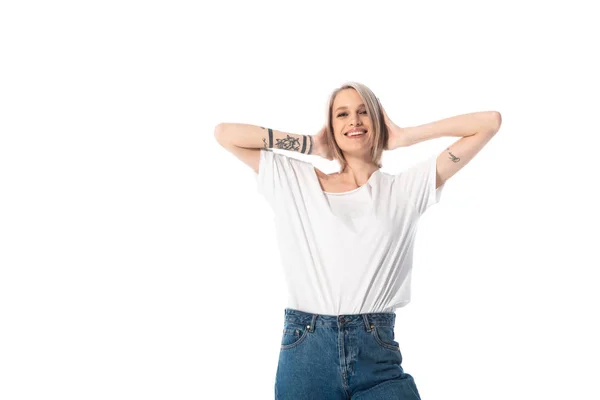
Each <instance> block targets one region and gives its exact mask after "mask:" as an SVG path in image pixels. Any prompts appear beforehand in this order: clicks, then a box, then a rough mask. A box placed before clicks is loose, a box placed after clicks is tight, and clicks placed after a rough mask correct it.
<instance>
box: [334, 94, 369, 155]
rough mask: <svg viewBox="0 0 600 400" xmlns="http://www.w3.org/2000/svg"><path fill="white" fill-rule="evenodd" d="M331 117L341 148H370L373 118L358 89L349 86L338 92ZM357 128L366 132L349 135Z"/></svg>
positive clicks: (335, 135)
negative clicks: (368, 112)
mask: <svg viewBox="0 0 600 400" xmlns="http://www.w3.org/2000/svg"><path fill="white" fill-rule="evenodd" d="M331 119H332V125H333V136H334V137H335V140H336V142H337V144H338V146H339V147H340V149H342V150H343V151H350V152H355V151H356V150H361V149H363V148H364V149H367V150H368V149H370V146H369V138H370V136H371V135H372V132H371V120H370V118H369V115H368V114H367V107H366V106H365V105H364V104H363V101H362V99H361V97H360V96H359V94H358V92H356V90H354V89H351V88H349V89H344V90H341V91H340V92H338V94H337V95H336V97H335V99H334V101H333V109H332V114H331ZM355 130H361V131H364V132H365V133H364V134H362V135H360V136H354V137H352V136H349V135H348V133H349V132H352V131H355Z"/></svg>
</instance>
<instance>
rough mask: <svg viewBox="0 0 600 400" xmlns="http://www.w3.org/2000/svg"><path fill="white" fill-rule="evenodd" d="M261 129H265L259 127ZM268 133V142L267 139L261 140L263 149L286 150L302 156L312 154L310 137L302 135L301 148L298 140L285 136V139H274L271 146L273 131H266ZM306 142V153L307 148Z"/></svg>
mask: <svg viewBox="0 0 600 400" xmlns="http://www.w3.org/2000/svg"><path fill="white" fill-rule="evenodd" d="M261 128H262V129H265V128H263V127H262V126H261ZM268 131H269V141H268V143H267V139H266V138H263V143H264V149H265V150H267V149H270V148H273V147H275V148H276V149H281V150H288V151H297V152H299V153H302V154H312V147H313V142H312V137H311V136H310V135H302V147H300V139H299V138H295V137H292V136H290V135H287V137H286V138H285V139H275V141H276V143H275V145H273V130H272V129H270V128H269V129H268ZM307 140H308V151H307V149H306V147H307Z"/></svg>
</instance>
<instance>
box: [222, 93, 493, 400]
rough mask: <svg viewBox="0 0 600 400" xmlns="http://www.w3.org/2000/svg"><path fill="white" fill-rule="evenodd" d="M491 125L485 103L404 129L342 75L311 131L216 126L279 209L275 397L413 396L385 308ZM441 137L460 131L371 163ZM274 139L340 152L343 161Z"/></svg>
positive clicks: (404, 292)
mask: <svg viewBox="0 0 600 400" xmlns="http://www.w3.org/2000/svg"><path fill="white" fill-rule="evenodd" d="M500 124H501V117H500V114H499V113H498V112H495V111H487V112H477V113H471V114H464V115H459V116H455V117H451V118H447V119H443V120H440V121H436V122H432V123H429V124H425V125H421V126H416V127H409V128H401V127H399V126H397V125H396V124H394V123H393V122H392V121H391V120H390V119H389V118H388V116H387V114H386V112H385V111H384V109H383V107H382V106H381V104H380V102H379V100H378V98H377V97H375V95H374V94H373V92H372V91H371V90H370V89H369V88H368V87H366V86H365V85H363V84H360V83H357V82H348V83H346V84H344V85H342V87H340V88H338V89H336V90H335V91H334V92H333V93H332V94H331V97H330V101H329V106H328V109H327V123H326V124H325V126H324V127H323V128H322V129H321V130H320V131H319V132H318V133H317V134H316V135H314V136H309V135H297V134H291V133H285V132H280V131H276V130H272V129H269V128H263V127H259V126H253V125H247V124H234V123H223V124H219V125H218V126H217V127H216V129H215V136H216V138H217V140H218V141H219V143H220V144H221V145H222V146H223V147H225V148H226V149H227V150H228V151H230V152H231V153H233V154H234V155H235V156H237V157H238V158H239V159H240V160H242V161H243V162H244V163H246V164H247V165H249V166H250V167H251V168H252V169H254V171H255V172H256V174H257V175H256V178H257V187H258V191H259V192H260V193H261V194H262V195H263V196H264V197H265V199H266V200H267V201H268V203H269V204H270V205H271V207H272V208H273V210H274V213H275V217H276V218H275V223H276V231H277V239H278V246H279V251H280V253H281V260H282V263H283V268H284V275H285V278H286V282H287V286H288V290H289V298H288V304H287V307H286V308H285V312H284V324H283V336H282V342H281V351H280V356H279V363H278V368H277V373H276V377H275V398H276V399H280V400H282V399H294V400H302V399H307V400H308V399H310V400H315V399H319V400H328V399H339V400H346V399H353V400H354V399H356V400H369V399H407V400H408V399H420V396H419V392H418V390H417V387H416V384H415V381H414V379H413V377H412V376H411V375H410V374H408V373H406V372H404V370H403V368H402V366H401V364H402V354H401V352H400V347H399V343H398V342H396V341H395V340H394V338H395V336H394V325H395V312H394V310H395V309H396V308H398V307H403V306H405V305H407V304H408V303H409V301H410V282H411V267H412V248H413V242H414V239H415V234H416V227H417V222H418V220H419V217H420V216H421V215H423V213H424V212H425V211H426V210H427V209H428V208H429V207H430V206H432V205H434V204H436V203H437V202H439V200H440V196H441V192H442V189H443V187H444V184H445V182H446V181H447V180H448V179H449V178H450V177H451V176H453V175H454V174H456V172H458V171H459V170H460V169H461V168H463V167H464V166H465V165H467V164H468V163H469V161H470V160H471V159H472V158H473V157H474V156H475V155H476V154H477V153H478V152H479V151H480V150H481V149H482V148H483V146H484V145H485V144H486V143H488V142H489V141H490V139H491V138H492V137H493V135H494V134H495V133H496V132H497V131H498V130H499V128H500ZM440 136H463V138H461V139H459V140H458V141H456V142H455V143H454V144H453V145H451V146H450V147H449V148H447V149H445V150H444V151H442V152H441V153H440V154H439V155H437V154H436V155H434V156H432V157H430V158H428V159H426V160H424V161H422V162H419V163H416V164H415V165H413V166H412V167H410V168H408V169H407V170H406V171H403V172H401V173H397V174H388V173H385V172H382V171H381V170H380V168H381V155H382V152H383V151H384V150H393V149H395V148H398V147H403V146H410V145H412V144H415V143H418V142H421V141H424V140H428V139H432V138H436V137H440ZM273 148H275V149H281V150H288V151H295V152H299V153H302V154H312V155H318V156H321V157H324V158H326V159H328V160H337V161H338V162H339V163H340V166H341V167H340V171H339V172H337V173H334V174H324V173H323V172H321V171H319V170H318V169H316V168H315V167H313V166H312V164H311V163H309V162H306V161H301V160H299V159H297V158H293V157H288V156H287V155H283V154H279V153H275V152H273V151H272V150H271V149H273Z"/></svg>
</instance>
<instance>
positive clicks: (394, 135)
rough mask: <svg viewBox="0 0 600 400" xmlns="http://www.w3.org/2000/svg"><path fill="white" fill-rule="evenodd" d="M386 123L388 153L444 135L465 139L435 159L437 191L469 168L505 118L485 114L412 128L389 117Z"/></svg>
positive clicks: (464, 116) (466, 115) (465, 115)
mask: <svg viewBox="0 0 600 400" xmlns="http://www.w3.org/2000/svg"><path fill="white" fill-rule="evenodd" d="M384 116H385V111H384ZM386 124H387V125H388V128H389V139H388V145H389V146H388V148H387V150H393V149H395V148H398V147H406V146H411V145H413V144H416V143H419V142H422V141H425V140H429V139H433V138H437V137H441V136H462V138H461V139H459V140H457V141H456V142H454V143H452V144H451V145H450V146H449V147H447V148H446V149H445V150H444V151H442V152H441V153H440V154H439V156H438V157H437V159H436V185H435V187H436V189H437V188H438V187H440V186H441V185H443V184H444V183H446V181H447V180H448V179H450V178H451V177H452V176H454V175H455V174H456V173H457V172H458V171H460V170H461V169H462V168H463V167H464V166H465V165H467V164H468V163H469V161H471V160H472V159H473V157H475V155H477V153H479V151H480V150H481V149H482V148H483V147H484V146H485V145H486V144H487V143H488V142H489V141H490V140H491V139H492V138H493V137H494V135H495V134H496V132H498V130H500V125H501V124H502V116H501V115H500V113H499V112H497V111H482V112H475V113H470V114H462V115H457V116H454V117H450V118H446V119H442V120H439V121H435V122H431V123H428V124H424V125H419V126H414V127H409V128H400V127H398V126H397V125H395V124H394V123H393V122H391V121H390V120H389V119H387V118H386Z"/></svg>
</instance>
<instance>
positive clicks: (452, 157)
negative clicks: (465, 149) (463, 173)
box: [446, 147, 460, 163]
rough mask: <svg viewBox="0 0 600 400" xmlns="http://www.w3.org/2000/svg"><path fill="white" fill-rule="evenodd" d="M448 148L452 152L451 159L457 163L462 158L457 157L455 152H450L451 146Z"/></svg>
mask: <svg viewBox="0 0 600 400" xmlns="http://www.w3.org/2000/svg"><path fill="white" fill-rule="evenodd" d="M446 150H448V153H450V159H451V160H452V161H454V162H455V163H456V162H459V161H460V158H458V157H456V156H455V155H454V154H452V153H451V152H450V147H448V148H447V149H446Z"/></svg>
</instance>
